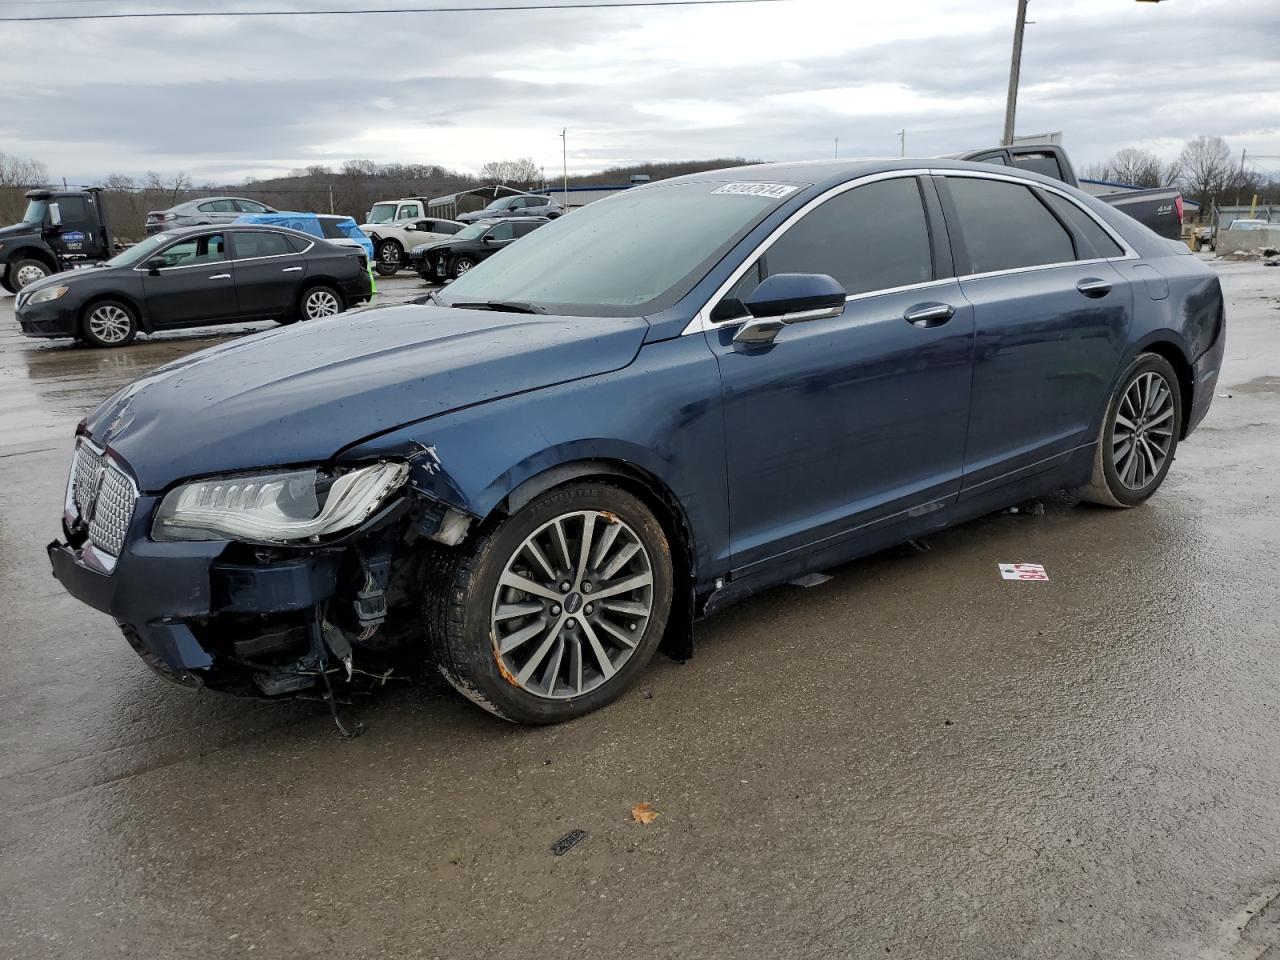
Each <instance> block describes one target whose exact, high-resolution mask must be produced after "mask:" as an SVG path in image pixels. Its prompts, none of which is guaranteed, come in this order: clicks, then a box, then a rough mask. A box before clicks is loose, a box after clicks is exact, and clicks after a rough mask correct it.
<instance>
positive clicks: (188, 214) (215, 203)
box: [147, 197, 280, 236]
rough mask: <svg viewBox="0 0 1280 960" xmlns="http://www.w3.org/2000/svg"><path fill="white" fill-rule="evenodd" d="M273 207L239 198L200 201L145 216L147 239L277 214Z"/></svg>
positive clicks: (210, 198) (190, 201)
mask: <svg viewBox="0 0 1280 960" xmlns="http://www.w3.org/2000/svg"><path fill="white" fill-rule="evenodd" d="M279 212H280V211H278V210H276V209H275V208H274V207H269V206H267V205H266V204H265V203H259V202H258V201H257V200H245V199H244V198H243V197H200V198H199V199H196V200H188V201H187V202H186V203H180V204H178V205H177V206H175V207H170V208H169V209H168V210H152V211H150V212H148V213H147V236H150V235H151V234H153V233H159V232H160V231H161V230H172V229H173V228H174V227H195V226H200V225H202V224H206V223H231V222H232V221H233V220H235V219H236V218H237V217H242V216H244V215H245V214H246V213H279Z"/></svg>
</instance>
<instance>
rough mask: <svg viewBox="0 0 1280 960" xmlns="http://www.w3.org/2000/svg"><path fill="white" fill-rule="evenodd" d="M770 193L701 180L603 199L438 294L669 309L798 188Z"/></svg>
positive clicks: (571, 309)
mask: <svg viewBox="0 0 1280 960" xmlns="http://www.w3.org/2000/svg"><path fill="white" fill-rule="evenodd" d="M763 186H767V187H770V188H771V189H770V190H768V191H763V190H760V189H757V188H761V187H762V185H760V184H745V185H740V184H727V183H723V182H716V181H706V180H703V181H696V182H692V183H689V182H683V183H670V184H658V185H655V186H652V187H641V188H638V189H633V190H627V191H626V192H624V193H619V194H616V195H615V196H612V197H609V198H608V199H605V200H597V201H596V202H594V203H590V204H587V205H586V206H585V207H583V208H582V209H581V210H577V211H575V212H574V213H573V215H572V216H568V217H562V218H560V219H559V220H553V221H551V222H550V223H548V224H545V225H544V226H541V227H539V228H538V229H537V230H535V231H533V232H532V233H530V234H529V235H528V236H527V237H524V238H523V239H521V240H519V241H518V242H517V243H515V244H513V245H512V247H511V252H503V253H502V254H501V255H499V256H495V257H491V258H490V259H488V260H485V261H484V262H483V263H480V264H478V265H476V266H475V267H473V268H472V269H471V270H469V271H467V272H466V273H465V274H464V275H463V276H461V277H459V278H458V279H457V280H455V281H453V283H451V284H450V285H449V286H448V287H447V288H445V290H443V291H441V293H440V297H441V299H442V300H443V301H444V302H445V303H451V302H462V301H467V302H471V301H475V302H485V301H488V300H503V301H518V302H523V303H533V304H537V305H539V306H542V307H545V308H546V309H547V310H549V311H550V312H554V313H567V314H574V315H579V316H593V315H594V316H634V315H639V314H645V313H654V312H657V311H659V310H665V309H667V308H668V307H670V306H672V305H673V304H675V303H676V301H678V300H679V299H680V298H681V297H683V296H684V295H685V294H686V293H688V292H689V291H690V290H691V289H693V286H694V284H696V283H697V282H698V281H699V280H701V279H702V278H703V277H704V276H706V273H707V271H708V270H710V269H711V267H712V266H713V265H714V264H715V263H716V262H717V261H719V259H720V258H721V257H723V256H724V255H725V253H726V252H728V250H729V249H730V247H732V246H733V244H735V243H737V242H738V241H739V240H740V239H742V237H744V236H745V235H746V234H747V232H748V231H750V230H751V228H752V227H754V226H755V225H756V224H757V223H759V222H760V220H761V219H762V218H763V217H764V216H765V215H766V214H768V213H769V212H770V211H771V210H773V209H775V208H776V207H777V206H778V204H779V203H781V202H782V200H784V199H785V198H786V197H788V196H790V195H791V194H793V193H794V192H795V191H796V190H797V189H798V188H797V187H793V186H789V185H787V186H777V187H773V186H772V185H763ZM734 187H737V188H738V189H733V188H734ZM744 187H745V188H749V189H743V188H744ZM761 192H766V193H768V192H772V194H773V195H772V196H768V195H766V196H761V195H760V193H761ZM469 229H470V228H469ZM458 237H462V234H458Z"/></svg>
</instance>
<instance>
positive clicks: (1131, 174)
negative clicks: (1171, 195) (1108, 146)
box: [1084, 147, 1178, 187]
mask: <svg viewBox="0 0 1280 960" xmlns="http://www.w3.org/2000/svg"><path fill="white" fill-rule="evenodd" d="M1084 176H1085V178H1086V179H1088V180H1108V181H1111V182H1114V183H1123V184H1128V185H1129V186H1134V187H1166V186H1169V185H1170V184H1172V183H1174V182H1175V181H1176V180H1177V179H1178V163H1177V162H1176V161H1175V162H1173V163H1163V162H1162V161H1161V160H1160V158H1159V157H1157V156H1156V155H1155V154H1154V153H1152V152H1151V151H1150V150H1141V149H1139V148H1137V147H1125V148H1124V149H1123V150H1120V151H1118V152H1117V153H1116V154H1115V155H1114V156H1113V157H1112V158H1111V159H1110V160H1105V161H1103V162H1101V163H1094V164H1090V165H1089V166H1088V167H1086V168H1085V171H1084Z"/></svg>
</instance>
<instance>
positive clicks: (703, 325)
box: [680, 167, 1139, 336]
mask: <svg viewBox="0 0 1280 960" xmlns="http://www.w3.org/2000/svg"><path fill="white" fill-rule="evenodd" d="M921 176H936V177H969V178H971V179H974V180H1002V181H1005V182H1007V183H1014V184H1017V185H1018V186H1023V187H1032V188H1038V189H1041V190H1047V191H1049V192H1051V193H1056V194H1058V195H1059V196H1061V197H1063V198H1064V199H1066V200H1067V201H1069V202H1071V203H1074V204H1075V205H1076V206H1077V207H1078V208H1079V209H1081V210H1083V211H1084V212H1085V213H1086V214H1087V215H1088V216H1089V217H1091V218H1092V219H1093V220H1094V222H1095V223H1097V224H1098V225H1099V226H1100V227H1102V229H1103V230H1104V231H1106V233H1107V235H1108V236H1109V237H1111V239H1113V240H1114V241H1115V242H1116V243H1117V244H1118V245H1119V246H1120V249H1121V250H1123V251H1124V254H1123V255H1122V256H1117V257H1100V258H1094V259H1090V260H1064V261H1061V262H1058V263H1042V264H1035V265H1034V266H1029V267H1010V268H1008V269H1005V270H990V271H987V272H985V273H970V274H966V275H965V276H962V277H957V276H953V277H943V278H940V279H937V280H926V281H924V282H922V283H911V284H907V285H905V286H900V287H886V288H884V289H880V290H867V291H864V292H862V293H854V294H850V295H849V296H848V297H846V298H845V302H846V303H850V302H852V301H854V300H865V299H868V298H870V297H880V296H885V295H887V294H893V293H902V292H904V291H907V290H920V289H926V288H928V287H936V286H941V285H943V284H946V283H963V282H964V281H966V280H978V279H983V278H985V277H999V276H1007V275H1011V274H1015V273H1030V272H1032V271H1037V270H1051V269H1054V268H1056V267H1066V266H1082V265H1087V264H1093V263H1112V262H1117V261H1122V260H1137V259H1139V256H1138V254H1137V252H1136V251H1135V250H1134V249H1133V248H1132V247H1131V246H1130V245H1129V243H1128V241H1127V240H1125V239H1124V237H1122V236H1121V235H1120V234H1119V233H1117V232H1116V231H1115V230H1114V229H1113V228H1112V227H1111V225H1110V224H1109V223H1107V222H1105V221H1104V220H1103V219H1102V218H1101V217H1099V216H1098V215H1097V214H1095V213H1094V212H1093V211H1092V210H1090V209H1089V208H1088V207H1086V206H1084V205H1083V204H1081V203H1080V201H1078V200H1077V199H1076V198H1075V197H1073V196H1071V194H1069V193H1067V191H1066V190H1065V189H1061V188H1058V187H1055V186H1053V185H1052V184H1048V183H1039V182H1036V181H1032V180H1028V179H1026V178H1025V177H1019V176H1016V175H1012V174H1008V173H1003V172H1001V171H1000V170H992V171H990V172H988V171H986V170H950V169H937V168H931V167H913V168H911V169H909V170H886V171H882V172H880V173H872V174H868V175H867V176H865V177H858V178H857V179H855V180H849V181H847V182H845V183H840V184H837V185H836V186H834V187H832V188H831V189H829V190H827V191H826V192H825V193H822V194H819V195H818V196H816V197H814V198H813V199H812V200H810V201H809V202H808V203H806V204H805V205H804V206H803V207H801V208H800V209H799V210H797V211H796V212H795V213H793V214H792V215H791V216H789V217H788V218H787V219H786V220H785V221H783V222H782V223H780V224H779V225H778V226H777V227H775V228H774V230H773V232H772V233H770V234H769V236H767V237H765V238H764V239H763V240H761V241H760V243H759V244H757V245H756V248H755V249H754V250H752V251H751V253H750V254H748V255H747V256H746V257H745V258H743V261H742V263H741V264H739V265H738V266H737V267H736V268H735V269H734V271H733V273H731V274H730V275H729V279H728V280H726V281H725V282H724V283H723V284H721V285H720V287H719V288H718V289H717V290H716V292H715V293H714V294H712V296H711V297H710V298H709V299H708V300H707V301H706V303H704V304H703V305H702V307H701V308H700V309H699V310H698V312H697V313H695V314H694V315H693V319H692V320H690V321H689V323H688V324H687V325H686V326H685V328H684V329H683V330H682V331H680V335H681V336H685V335H686V334H691V333H704V332H706V331H709V330H714V329H716V328H717V327H723V326H726V325H728V324H733V323H738V322H739V318H734V319H733V320H722V321H720V322H719V323H712V321H711V308H712V307H713V306H714V305H715V304H717V303H719V302H720V300H721V298H723V297H724V296H725V295H726V294H727V293H728V292H729V291H730V290H732V289H733V287H734V285H735V284H737V282H738V281H739V280H741V279H742V276H743V274H745V273H746V272H747V270H748V268H750V267H752V266H754V265H755V262H756V260H757V259H759V257H760V255H761V254H763V253H765V252H766V251H767V250H768V249H769V248H770V247H771V246H773V245H774V244H775V243H776V242H777V241H778V240H779V239H780V238H781V237H782V236H783V234H785V233H786V232H787V231H788V230H790V229H791V228H792V227H793V226H795V224H796V223H797V222H798V221H800V220H801V219H803V218H804V217H805V216H806V215H808V214H809V213H810V212H811V211H813V210H814V209H815V208H816V207H819V206H821V205H822V204H824V203H826V202H827V201H828V200H830V199H831V198H832V197H837V196H839V195H840V194H842V193H845V192H847V191H849V190H853V189H854V188H856V187H860V186H862V185H863V184H867V183H875V182H876V181H879V180H894V179H898V178H900V177H921ZM741 319H749V318H741Z"/></svg>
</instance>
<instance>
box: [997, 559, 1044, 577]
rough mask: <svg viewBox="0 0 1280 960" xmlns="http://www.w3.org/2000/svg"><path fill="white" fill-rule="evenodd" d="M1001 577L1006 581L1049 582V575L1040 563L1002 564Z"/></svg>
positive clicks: (1000, 565)
mask: <svg viewBox="0 0 1280 960" xmlns="http://www.w3.org/2000/svg"><path fill="white" fill-rule="evenodd" d="M998 566H999V567H1000V576H1002V577H1003V578H1004V579H1006V580H1048V579H1049V575H1048V574H1047V573H1045V572H1044V567H1042V566H1040V564H1038V563H1001V564H998Z"/></svg>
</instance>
